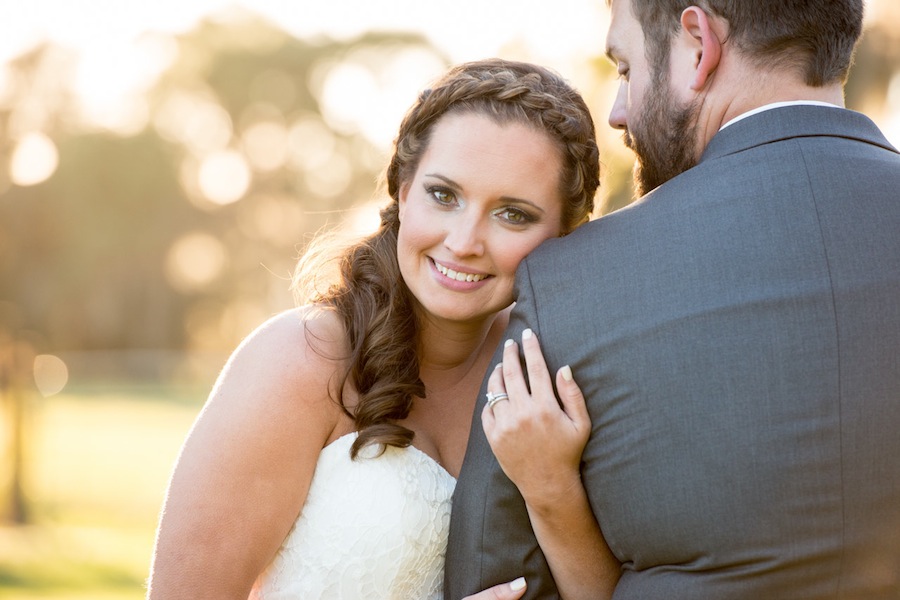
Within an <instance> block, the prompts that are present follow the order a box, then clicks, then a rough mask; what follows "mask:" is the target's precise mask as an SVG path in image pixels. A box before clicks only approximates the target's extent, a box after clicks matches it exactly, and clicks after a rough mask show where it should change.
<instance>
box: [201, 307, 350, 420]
mask: <svg viewBox="0 0 900 600" xmlns="http://www.w3.org/2000/svg"><path fill="white" fill-rule="evenodd" d="M345 347H346V340H345V336H344V330H343V327H342V326H341V323H340V319H339V318H338V316H337V315H336V314H334V312H333V311H330V310H327V309H321V308H316V307H301V308H296V309H292V310H288V311H285V312H282V313H279V314H278V315H275V316H274V317H272V318H271V319H269V320H268V321H266V322H265V323H263V324H262V325H260V326H259V327H257V328H256V329H255V330H254V331H253V332H252V333H251V334H250V335H249V336H247V338H245V339H244V340H243V342H241V344H240V345H239V346H238V348H237V349H236V350H235V351H234V353H233V354H232V355H231V357H230V358H229V360H228V363H227V364H226V365H225V368H224V369H223V370H222V373H221V374H220V376H219V379H218V381H217V382H216V386H215V388H214V390H213V392H212V394H211V396H210V402H211V403H212V402H217V401H224V402H239V403H245V402H246V403H251V404H252V408H253V409H254V410H258V411H263V412H267V411H269V410H272V411H275V412H276V413H279V414H280V415H282V416H284V415H286V414H291V415H296V416H297V417H302V418H303V420H304V421H306V422H307V423H309V421H314V422H317V421H318V422H320V423H319V424H320V426H325V425H326V423H330V424H331V426H332V427H333V425H334V422H335V421H336V419H337V418H338V417H339V414H340V410H339V407H338V405H337V404H336V403H335V401H334V399H335V398H337V397H338V396H337V394H339V393H340V383H341V381H342V378H343V373H344V369H345V367H344V364H345V360H344V356H345V353H346V351H345ZM244 408H250V407H244Z"/></svg>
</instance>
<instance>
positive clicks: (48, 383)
mask: <svg viewBox="0 0 900 600" xmlns="http://www.w3.org/2000/svg"><path fill="white" fill-rule="evenodd" d="M68 382H69V367H68V366H67V365H66V363H65V362H64V361H63V360H62V359H61V358H59V357H58V356H54V355H52V354H39V355H37V356H35V357H34V383H35V385H36V386H37V389H38V391H39V392H40V393H41V395H42V396H43V397H44V398H47V397H49V396H53V395H54V394H58V393H60V392H61V391H63V389H65V387H66V384H67V383H68Z"/></svg>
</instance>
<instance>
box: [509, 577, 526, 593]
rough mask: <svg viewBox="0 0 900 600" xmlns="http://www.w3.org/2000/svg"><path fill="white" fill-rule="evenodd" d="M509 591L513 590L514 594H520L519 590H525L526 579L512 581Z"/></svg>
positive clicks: (520, 578)
mask: <svg viewBox="0 0 900 600" xmlns="http://www.w3.org/2000/svg"><path fill="white" fill-rule="evenodd" d="M509 589H511V590H512V591H514V592H518V591H519V590H523V589H525V578H524V577H519V578H518V579H515V580H513V581H510V582H509Z"/></svg>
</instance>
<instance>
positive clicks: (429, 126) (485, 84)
mask: <svg viewBox="0 0 900 600" xmlns="http://www.w3.org/2000/svg"><path fill="white" fill-rule="evenodd" d="M462 112H472V113H477V114H482V115H485V116H487V117H489V118H491V119H494V120H496V122H497V123H499V124H506V123H521V124H524V125H527V126H529V127H533V128H534V129H535V130H536V131H542V132H545V133H546V134H547V135H548V136H549V137H550V138H551V139H553V140H554V142H555V143H556V145H557V147H558V148H559V150H560V153H561V157H562V161H561V162H562V165H563V171H562V173H561V174H560V178H559V179H560V186H561V188H562V189H561V196H562V198H563V202H564V208H563V223H562V230H563V232H564V233H568V232H569V231H571V230H572V229H574V228H575V227H576V226H578V225H579V224H581V223H583V222H584V221H586V220H588V219H589V218H590V215H591V212H592V211H593V208H594V195H595V193H596V190H597V187H598V186H599V183H600V163H599V152H598V149H597V143H596V140H595V133H594V124H593V121H592V119H591V116H590V111H589V110H588V108H587V105H586V104H585V103H584V100H583V99H582V98H581V96H580V95H579V94H578V93H577V92H576V91H575V90H574V89H573V88H572V87H571V86H569V84H567V83H566V82H565V80H563V79H562V78H561V77H560V76H559V75H557V74H555V73H553V72H552V71H550V70H547V69H545V68H542V67H538V66H536V65H531V64H527V63H519V62H513V61H505V60H500V59H489V60H484V61H477V62H471V63H464V64H461V65H458V66H456V67H454V68H452V69H451V70H450V71H448V72H447V73H446V74H445V75H444V76H443V77H442V78H440V79H439V80H438V81H436V82H435V83H434V85H432V87H431V88H430V89H427V90H425V91H424V92H422V93H421V94H420V96H419V98H418V100H417V101H416V103H415V104H414V105H413V106H412V107H411V108H410V109H409V111H408V112H407V114H406V116H405V117H404V118H403V121H402V123H401V125H400V130H399V133H398V135H397V139H396V140H395V142H394V154H393V156H392V158H391V161H390V163H389V164H388V166H387V169H386V170H385V174H384V180H385V184H386V187H387V192H388V194H389V196H390V198H391V201H390V203H389V204H388V205H387V207H386V208H384V209H383V210H382V211H381V226H380V228H379V229H378V231H377V232H376V233H374V234H373V235H371V236H370V237H368V238H366V239H364V240H362V241H361V242H359V243H357V244H356V245H354V246H352V247H350V248H348V249H347V250H346V251H345V252H344V254H343V255H342V257H341V259H340V265H339V270H340V277H339V281H338V282H337V283H336V284H335V285H332V286H331V287H330V288H329V289H328V290H327V291H326V292H325V293H323V294H319V295H317V296H316V297H314V298H312V300H313V301H314V302H318V303H320V304H323V305H326V306H331V307H333V308H334V309H335V311H336V312H337V313H338V314H339V315H340V316H341V318H342V320H343V323H344V327H345V331H346V334H347V337H348V340H349V348H350V350H349V356H348V365H349V366H348V369H347V373H346V375H345V377H344V381H343V389H342V392H343V391H345V390H346V388H347V386H352V387H353V389H354V390H355V391H356V393H357V394H358V401H357V403H356V406H355V407H354V408H353V410H350V409H348V408H347V406H346V404H344V403H343V399H341V404H342V406H343V408H344V411H345V412H346V413H347V414H348V415H350V416H352V417H353V418H354V420H355V423H356V427H357V430H358V431H359V435H358V437H357V439H356V440H355V442H354V444H353V446H352V448H351V451H350V452H351V456H353V457H356V455H357V454H358V452H359V451H360V449H362V448H363V447H364V446H366V445H369V444H382V445H392V446H399V447H405V446H408V445H410V444H411V443H412V440H413V432H412V431H411V430H409V429H407V428H406V427H403V426H402V425H400V424H398V421H402V420H403V419H405V418H406V417H407V416H408V415H409V411H410V410H411V409H412V405H413V402H414V401H415V399H416V398H424V397H425V394H426V390H425V386H424V384H423V383H422V380H421V379H420V378H419V360H418V326H417V322H416V316H415V309H414V300H413V298H412V295H411V293H410V291H409V289H408V288H407V287H406V284H405V283H404V282H403V278H402V277H401V275H400V268H399V264H398V262H397V236H398V233H399V229H400V220H399V210H398V207H399V204H398V202H399V196H400V189H401V187H402V186H403V184H404V183H407V182H409V181H411V180H412V179H413V176H414V174H415V171H416V169H417V168H418V165H419V161H420V160H421V157H422V155H423V154H424V152H425V149H426V148H427V146H428V142H429V137H430V135H431V132H432V130H433V128H434V125H435V123H437V122H438V120H440V119H441V118H442V117H444V116H445V115H447V114H451V113H462ZM307 272H308V267H307Z"/></svg>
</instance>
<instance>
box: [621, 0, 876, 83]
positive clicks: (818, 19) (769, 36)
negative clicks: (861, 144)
mask: <svg viewBox="0 0 900 600" xmlns="http://www.w3.org/2000/svg"><path fill="white" fill-rule="evenodd" d="M616 1H628V2H631V6H632V11H633V13H634V16H635V17H636V18H637V20H638V22H639V23H640V24H641V28H642V29H643V31H644V38H645V39H646V44H647V57H648V59H649V60H650V64H651V66H652V68H654V69H661V68H668V64H669V49H670V48H671V41H672V36H673V35H674V34H675V32H676V31H677V30H678V28H679V26H680V25H679V22H680V18H681V13H682V12H683V11H684V9H686V8H688V7H689V6H698V7H700V8H702V9H703V10H704V11H706V12H707V14H710V15H715V16H717V17H720V18H722V19H724V20H725V21H727V22H728V38H727V40H728V42H730V43H732V44H734V45H735V47H736V48H738V50H740V52H741V53H742V54H743V55H744V56H746V57H747V58H749V59H750V60H751V61H753V62H754V63H756V64H757V66H759V67H764V68H768V69H791V70H795V71H796V72H798V73H799V74H801V75H802V76H803V78H804V80H805V82H806V83H807V85H810V86H814V87H820V86H823V85H828V84H832V83H836V82H843V81H845V80H846V78H847V74H848V72H849V70H850V65H851V63H852V62H853V51H854V49H855V47H856V42H857V41H858V40H859V37H860V35H861V34H862V23H863V0H694V1H691V0H616Z"/></svg>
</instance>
